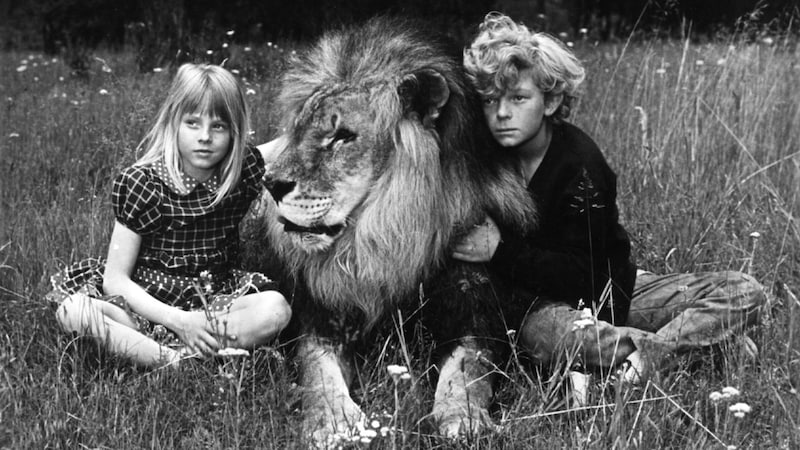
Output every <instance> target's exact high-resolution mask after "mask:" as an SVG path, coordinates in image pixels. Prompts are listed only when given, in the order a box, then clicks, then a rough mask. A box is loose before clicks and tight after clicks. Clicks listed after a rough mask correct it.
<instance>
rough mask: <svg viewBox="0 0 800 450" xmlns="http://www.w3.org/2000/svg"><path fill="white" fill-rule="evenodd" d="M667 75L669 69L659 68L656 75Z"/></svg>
mask: <svg viewBox="0 0 800 450" xmlns="http://www.w3.org/2000/svg"><path fill="white" fill-rule="evenodd" d="M665 73H667V69H665V68H663V67H659V68H658V69H656V74H658V75H664V74H665Z"/></svg>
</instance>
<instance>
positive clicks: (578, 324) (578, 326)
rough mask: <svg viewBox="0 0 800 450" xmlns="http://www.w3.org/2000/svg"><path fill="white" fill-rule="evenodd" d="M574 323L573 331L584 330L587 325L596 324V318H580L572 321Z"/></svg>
mask: <svg viewBox="0 0 800 450" xmlns="http://www.w3.org/2000/svg"><path fill="white" fill-rule="evenodd" d="M572 323H573V325H574V326H573V327H572V331H575V330H582V329H584V328H586V327H590V326H592V325H594V320H593V319H578V320H576V321H575V322H572Z"/></svg>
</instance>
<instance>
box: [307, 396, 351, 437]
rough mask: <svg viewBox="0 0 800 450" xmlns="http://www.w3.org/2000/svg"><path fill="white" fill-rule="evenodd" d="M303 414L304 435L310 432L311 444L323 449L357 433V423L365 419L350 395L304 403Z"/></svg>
mask: <svg viewBox="0 0 800 450" xmlns="http://www.w3.org/2000/svg"><path fill="white" fill-rule="evenodd" d="M304 415H305V418H304V419H303V430H304V432H305V435H306V436H308V435H309V434H310V436H311V444H312V445H313V446H314V447H315V448H323V449H324V448H336V447H337V444H338V443H339V442H340V441H341V440H342V439H347V438H349V437H351V436H353V435H357V434H358V433H359V429H360V428H359V424H363V423H364V420H365V415H364V412H363V411H361V408H360V407H359V406H358V405H357V404H356V403H355V402H354V401H353V400H352V399H351V398H350V397H343V398H340V399H338V401H333V402H326V401H319V402H314V404H311V405H305V406H304ZM362 428H363V427H362Z"/></svg>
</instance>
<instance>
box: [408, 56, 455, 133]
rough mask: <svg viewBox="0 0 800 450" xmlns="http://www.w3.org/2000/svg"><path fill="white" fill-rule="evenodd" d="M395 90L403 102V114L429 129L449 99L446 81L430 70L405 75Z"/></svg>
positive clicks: (440, 75)
mask: <svg viewBox="0 0 800 450" xmlns="http://www.w3.org/2000/svg"><path fill="white" fill-rule="evenodd" d="M397 90H398V93H399V94H400V99H401V100H402V102H403V114H404V115H405V116H406V117H407V118H410V119H416V120H419V121H420V122H422V125H423V126H425V127H429V128H432V127H433V126H434V123H435V122H436V119H437V118H438V117H439V114H440V113H441V109H442V107H444V105H446V104H447V100H448V99H449V98H450V88H449V87H448V86H447V80H446V79H445V78H444V77H443V76H442V74H440V73H439V72H437V71H435V70H431V69H422V70H419V71H417V72H415V73H412V74H410V75H406V76H405V77H403V80H402V81H401V82H400V87H399V88H398V89H397Z"/></svg>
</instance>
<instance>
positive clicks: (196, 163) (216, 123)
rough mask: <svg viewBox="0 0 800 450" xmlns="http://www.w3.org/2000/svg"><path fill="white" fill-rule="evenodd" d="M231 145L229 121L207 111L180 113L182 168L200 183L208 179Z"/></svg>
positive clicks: (179, 128) (179, 143)
mask: <svg viewBox="0 0 800 450" xmlns="http://www.w3.org/2000/svg"><path fill="white" fill-rule="evenodd" d="M230 148H231V130H230V126H229V124H228V123H227V122H225V121H224V120H222V119H219V118H216V117H211V116H210V115H209V114H208V113H197V112H195V113H191V114H184V115H183V116H181V119H180V125H179V126H178V152H179V153H180V156H181V162H182V163H183V171H184V173H186V174H187V175H191V176H192V177H194V178H195V179H197V180H198V181H200V182H203V181H206V180H207V179H209V178H210V177H211V176H212V175H213V174H214V171H215V170H216V168H217V165H218V164H219V163H220V162H222V160H223V159H225V156H226V155H227V154H228V151H230Z"/></svg>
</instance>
